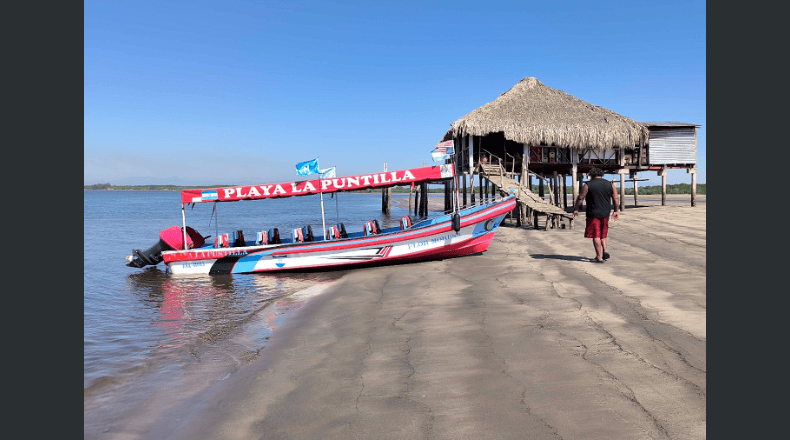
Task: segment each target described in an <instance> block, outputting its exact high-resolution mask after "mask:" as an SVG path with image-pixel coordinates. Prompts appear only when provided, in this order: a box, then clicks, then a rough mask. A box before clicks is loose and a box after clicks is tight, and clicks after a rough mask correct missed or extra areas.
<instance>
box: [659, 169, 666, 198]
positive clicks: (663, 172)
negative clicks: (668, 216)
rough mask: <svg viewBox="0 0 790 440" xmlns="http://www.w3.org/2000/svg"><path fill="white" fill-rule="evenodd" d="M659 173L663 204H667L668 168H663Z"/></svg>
mask: <svg viewBox="0 0 790 440" xmlns="http://www.w3.org/2000/svg"><path fill="white" fill-rule="evenodd" d="M658 175H659V176H661V206H667V169H666V168H663V169H662V170H661V171H659V172H658Z"/></svg>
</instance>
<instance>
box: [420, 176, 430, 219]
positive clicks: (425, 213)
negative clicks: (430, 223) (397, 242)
mask: <svg viewBox="0 0 790 440" xmlns="http://www.w3.org/2000/svg"><path fill="white" fill-rule="evenodd" d="M420 185H421V188H420V190H421V191H422V197H421V198H422V214H421V217H428V182H423V183H421V184H420Z"/></svg>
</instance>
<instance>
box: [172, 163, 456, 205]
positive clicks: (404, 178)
mask: <svg viewBox="0 0 790 440" xmlns="http://www.w3.org/2000/svg"><path fill="white" fill-rule="evenodd" d="M453 176H454V172H453V166H452V165H451V164H446V165H436V166H432V167H424V168H413V169H408V170H399V171H382V172H380V173H373V174H360V175H357V176H347V177H336V178H331V179H314V180H302V181H297V182H287V183H272V184H266V185H250V186H229V187H225V188H206V189H185V190H182V191H181V203H203V202H234V201H237V200H257V199H270V198H278V197H294V196H306V195H311V194H319V193H324V194H328V193H333V192H338V191H357V190H363V189H368V188H387V187H391V186H397V185H412V184H413V183H420V182H429V181H435V180H442V179H447V178H451V177H453Z"/></svg>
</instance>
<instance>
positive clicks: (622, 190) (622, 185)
mask: <svg viewBox="0 0 790 440" xmlns="http://www.w3.org/2000/svg"><path fill="white" fill-rule="evenodd" d="M624 206H625V171H624V170H620V215H623V207H624Z"/></svg>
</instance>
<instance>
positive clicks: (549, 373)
mask: <svg viewBox="0 0 790 440" xmlns="http://www.w3.org/2000/svg"><path fill="white" fill-rule="evenodd" d="M683 197H686V199H685V200H688V196H683ZM647 198H648V197H647V196H645V198H642V197H640V204H642V202H643V201H645V202H646V201H647ZM699 201H700V198H698V202H699ZM658 202H659V204H660V196H658ZM579 224H582V225H583V224H584V216H583V215H582V216H581V217H580V218H579V219H578V222H577V227H576V228H575V229H573V230H570V229H565V230H551V231H535V230H532V229H523V228H515V227H512V226H509V225H507V221H506V224H505V225H503V226H502V227H500V229H499V231H498V232H497V235H496V237H495V238H494V241H493V242H492V244H491V246H490V247H489V249H488V251H486V252H485V253H483V254H480V255H474V256H469V257H464V258H457V259H448V260H443V261H435V262H425V263H417V264H410V265H399V266H387V267H378V268H371V269H364V270H357V271H351V272H349V274H348V275H346V276H345V277H343V278H342V279H341V280H340V281H338V282H337V284H336V285H334V286H333V287H331V288H330V289H329V290H328V291H327V292H325V293H323V294H321V295H319V296H317V297H315V298H313V299H311V300H310V302H309V303H308V304H306V305H304V306H303V307H302V308H301V309H300V310H299V311H298V312H296V313H295V314H294V316H293V317H291V318H289V319H288V320H287V321H286V322H285V323H284V324H283V325H282V326H281V327H280V328H279V329H278V330H277V331H276V332H275V333H274V334H273V335H272V337H271V339H270V340H269V342H268V343H267V345H266V347H265V348H264V349H263V350H262V351H261V353H260V355H261V356H260V358H259V359H258V360H256V361H254V362H252V363H250V364H248V365H245V366H244V367H243V368H241V369H240V370H239V371H238V372H237V373H235V374H234V375H232V376H231V377H230V378H228V379H227V380H225V381H223V382H217V384H216V385H214V386H212V387H211V388H210V389H209V390H208V391H207V392H205V393H202V394H201V395H200V396H198V397H196V398H192V399H190V400H188V401H186V402H183V403H182V404H180V405H178V406H176V407H173V408H170V409H168V410H166V411H162V413H161V414H160V415H159V421H158V422H157V423H155V424H154V425H153V426H151V428H150V429H149V428H145V432H139V431H138V432H130V431H126V432H122V431H123V430H120V431H118V430H113V431H114V435H109V433H108V436H107V437H102V438H113V437H115V438H179V439H194V438H212V439H251V438H263V439H271V438H294V439H297V438H298V439H309V438H330V439H351V438H376V439H383V438H391V439H405V438H409V439H418V438H438V439H445V438H446V439H459V438H475V439H477V438H497V439H504V438H518V439H524V438H534V439H559V438H562V439H635V438H653V439H663V438H671V439H700V438H705V437H706V432H707V431H706V389H707V387H706V370H707V364H706V359H707V354H706V351H707V350H706V340H707V332H706V319H707V318H706V204H705V203H698V205H697V206H696V207H690V206H688V205H686V204H679V203H672V204H671V205H670V206H664V207H662V206H647V207H638V208H629V207H626V209H625V212H624V213H623V215H622V216H621V220H620V221H618V222H613V223H612V224H611V229H610V236H609V242H610V244H609V252H610V253H611V255H612V258H611V260H609V261H608V262H606V263H605V264H597V263H592V262H590V261H589V259H590V258H591V257H593V256H594V251H593V247H592V244H591V242H590V240H589V239H584V238H583V237H582V228H580V227H579V226H578V225H579ZM138 427H139V426H138Z"/></svg>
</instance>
